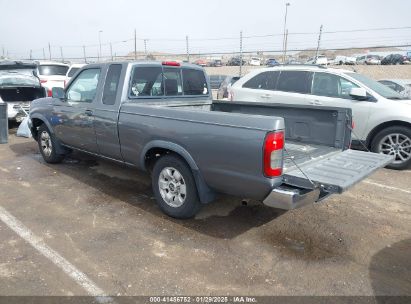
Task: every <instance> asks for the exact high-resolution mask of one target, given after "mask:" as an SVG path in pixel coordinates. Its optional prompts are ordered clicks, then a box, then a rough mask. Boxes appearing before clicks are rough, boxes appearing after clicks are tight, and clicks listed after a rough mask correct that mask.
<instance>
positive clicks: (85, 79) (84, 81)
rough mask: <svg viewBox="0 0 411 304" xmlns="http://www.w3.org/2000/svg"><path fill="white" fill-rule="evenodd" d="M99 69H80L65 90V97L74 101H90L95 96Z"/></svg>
mask: <svg viewBox="0 0 411 304" xmlns="http://www.w3.org/2000/svg"><path fill="white" fill-rule="evenodd" d="M99 77H100V69H87V70H84V71H82V72H81V73H80V74H79V75H78V76H77V78H76V79H75V80H74V81H73V83H72V84H71V85H70V87H69V88H68V90H67V93H66V94H67V99H68V100H69V101H76V102H92V101H93V100H94V98H95V97H96V93H97V85H98V79H99Z"/></svg>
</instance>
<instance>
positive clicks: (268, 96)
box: [260, 94, 271, 98]
mask: <svg viewBox="0 0 411 304" xmlns="http://www.w3.org/2000/svg"><path fill="white" fill-rule="evenodd" d="M260 97H261V98H270V97H271V95H270V94H264V95H261V96H260Z"/></svg>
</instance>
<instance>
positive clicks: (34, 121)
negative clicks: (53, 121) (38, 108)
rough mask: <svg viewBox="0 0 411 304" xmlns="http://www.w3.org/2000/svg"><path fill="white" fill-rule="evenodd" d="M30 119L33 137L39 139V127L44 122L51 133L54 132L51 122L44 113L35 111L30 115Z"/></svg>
mask: <svg viewBox="0 0 411 304" xmlns="http://www.w3.org/2000/svg"><path fill="white" fill-rule="evenodd" d="M30 120H31V127H30V131H31V134H32V135H33V138H34V139H35V140H37V135H38V132H37V131H38V130H37V129H38V127H40V126H41V125H42V124H45V125H46V126H47V128H48V129H49V131H50V133H52V134H54V131H53V128H52V127H51V125H50V122H49V121H48V120H47V119H46V118H45V117H44V116H42V115H40V114H38V113H35V114H32V115H30Z"/></svg>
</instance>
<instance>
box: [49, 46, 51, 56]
mask: <svg viewBox="0 0 411 304" xmlns="http://www.w3.org/2000/svg"><path fill="white" fill-rule="evenodd" d="M49 59H50V61H51V45H50V42H49Z"/></svg>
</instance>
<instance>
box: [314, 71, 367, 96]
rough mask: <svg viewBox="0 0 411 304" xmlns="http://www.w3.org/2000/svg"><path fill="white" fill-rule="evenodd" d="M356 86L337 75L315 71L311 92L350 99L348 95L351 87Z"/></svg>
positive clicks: (356, 86)
mask: <svg viewBox="0 0 411 304" xmlns="http://www.w3.org/2000/svg"><path fill="white" fill-rule="evenodd" d="M358 87H359V86H358V85H356V84H355V83H353V82H351V81H349V80H347V79H345V78H342V77H340V76H338V75H333V74H328V73H315V74H314V79H313V86H312V90H311V94H312V95H317V96H326V97H336V98H343V99H352V98H351V96H350V91H351V89H352V88H358Z"/></svg>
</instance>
